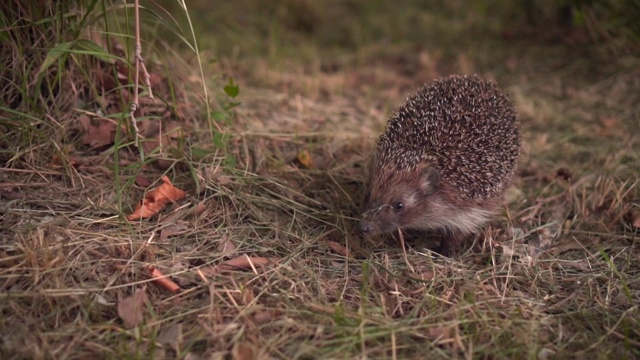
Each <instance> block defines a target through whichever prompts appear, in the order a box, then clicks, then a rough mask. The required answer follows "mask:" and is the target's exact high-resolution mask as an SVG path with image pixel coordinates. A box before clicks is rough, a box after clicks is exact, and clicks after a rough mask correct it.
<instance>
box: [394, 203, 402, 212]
mask: <svg viewBox="0 0 640 360" xmlns="http://www.w3.org/2000/svg"><path fill="white" fill-rule="evenodd" d="M403 208H404V204H403V203H402V201H396V202H395V203H394V204H393V210H395V211H396V212H398V211H401V210H402V209H403Z"/></svg>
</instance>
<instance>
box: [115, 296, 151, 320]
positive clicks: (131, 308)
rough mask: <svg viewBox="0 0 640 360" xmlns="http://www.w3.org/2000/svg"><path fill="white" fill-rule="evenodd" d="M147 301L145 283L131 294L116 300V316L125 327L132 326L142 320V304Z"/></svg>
mask: <svg viewBox="0 0 640 360" xmlns="http://www.w3.org/2000/svg"><path fill="white" fill-rule="evenodd" d="M148 301H149V298H148V297H147V286H146V285H145V286H143V287H142V288H141V289H138V290H136V292H135V293H134V294H133V295H131V296H129V297H127V298H124V299H119V300H118V316H119V317H120V319H122V321H123V322H124V326H125V327H126V328H127V329H131V328H134V327H136V326H138V325H139V324H140V323H141V322H142V317H143V315H144V306H145V304H146V303H147V302H148Z"/></svg>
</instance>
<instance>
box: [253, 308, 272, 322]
mask: <svg viewBox="0 0 640 360" xmlns="http://www.w3.org/2000/svg"><path fill="white" fill-rule="evenodd" d="M276 315H277V314H276V313H275V311H271V310H261V311H258V312H256V313H255V314H253V322H254V323H255V324H256V325H262V324H266V323H268V322H269V321H271V319H273V318H274V317H275V316H276Z"/></svg>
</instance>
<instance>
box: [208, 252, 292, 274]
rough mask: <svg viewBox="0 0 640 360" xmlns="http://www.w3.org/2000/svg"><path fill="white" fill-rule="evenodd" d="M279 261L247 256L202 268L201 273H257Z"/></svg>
mask: <svg viewBox="0 0 640 360" xmlns="http://www.w3.org/2000/svg"><path fill="white" fill-rule="evenodd" d="M278 261H279V260H278V259H276V258H265V257H250V256H247V255H242V256H238V257H236V258H233V259H231V260H227V261H225V262H223V263H220V264H218V265H216V266H209V267H205V268H201V269H200V271H201V272H202V273H203V274H205V275H209V276H213V275H216V274H219V273H222V272H225V271H234V270H252V269H255V270H256V272H257V271H258V270H260V269H262V268H264V267H265V266H267V265H270V264H277V263H278Z"/></svg>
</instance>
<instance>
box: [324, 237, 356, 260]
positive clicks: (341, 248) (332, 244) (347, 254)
mask: <svg viewBox="0 0 640 360" xmlns="http://www.w3.org/2000/svg"><path fill="white" fill-rule="evenodd" d="M327 245H328V246H329V249H331V250H333V251H335V252H337V253H338V254H340V255H342V256H344V257H348V258H350V257H351V253H350V252H349V249H347V248H346V247H344V245H342V244H338V243H337V242H335V241H333V240H329V241H327Z"/></svg>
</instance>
